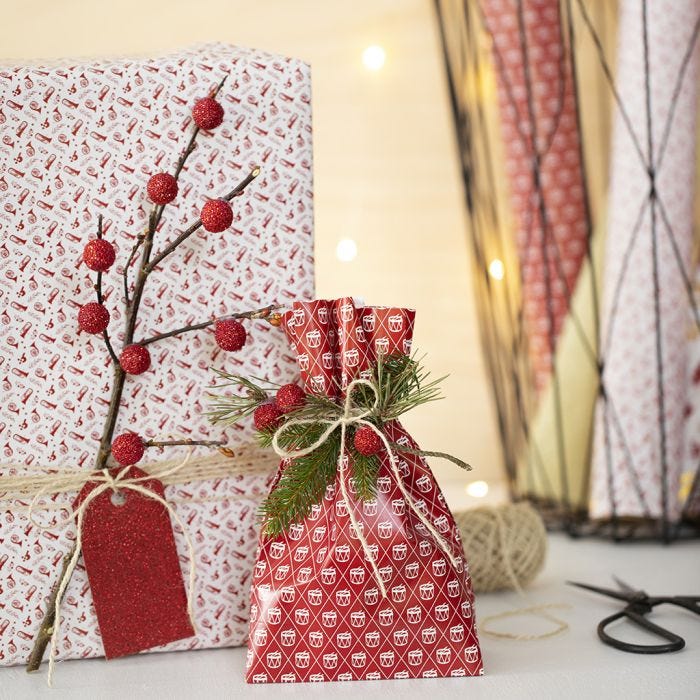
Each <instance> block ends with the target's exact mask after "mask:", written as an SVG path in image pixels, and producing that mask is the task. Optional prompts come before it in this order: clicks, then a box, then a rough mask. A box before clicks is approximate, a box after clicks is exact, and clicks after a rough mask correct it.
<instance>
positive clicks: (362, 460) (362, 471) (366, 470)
mask: <svg viewBox="0 0 700 700" xmlns="http://www.w3.org/2000/svg"><path fill="white" fill-rule="evenodd" d="M348 442H350V443H351V444H352V440H351V439H350V438H348ZM346 449H347V448H346ZM350 461H351V464H352V479H353V482H354V483H355V491H356V493H357V497H358V498H359V499H360V500H361V501H370V500H371V499H373V498H374V497H375V496H376V494H377V476H379V467H380V466H381V462H380V460H379V457H378V456H377V455H370V456H366V455H363V454H361V453H360V452H358V451H357V450H352V456H351V460H350Z"/></svg>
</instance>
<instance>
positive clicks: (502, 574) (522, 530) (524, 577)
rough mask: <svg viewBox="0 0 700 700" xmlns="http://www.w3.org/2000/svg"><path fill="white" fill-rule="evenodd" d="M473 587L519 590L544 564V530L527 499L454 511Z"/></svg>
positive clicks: (480, 590)
mask: <svg viewBox="0 0 700 700" xmlns="http://www.w3.org/2000/svg"><path fill="white" fill-rule="evenodd" d="M455 520H456V522H457V526H458V527H459V529H460V532H461V534H462V542H463V544H464V551H465V553H466V556H467V561H468V562H469V573H470V574H471V578H472V585H473V586H474V590H475V591H477V592H480V593H486V592H488V591H498V590H503V589H509V590H516V591H519V590H522V589H523V588H525V587H526V586H528V585H529V584H530V583H531V582H532V581H533V579H534V578H535V576H537V574H538V573H539V572H540V571H541V570H542V568H543V566H544V560H545V555H546V553H547V533H546V530H545V527H544V523H543V521H542V518H541V517H540V515H539V514H538V513H537V511H536V510H535V509H534V508H533V507H532V506H531V505H530V504H528V503H508V504H506V505H502V506H496V507H481V508H473V509H470V510H465V511H462V512H461V513H455Z"/></svg>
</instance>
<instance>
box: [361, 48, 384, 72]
mask: <svg viewBox="0 0 700 700" xmlns="http://www.w3.org/2000/svg"><path fill="white" fill-rule="evenodd" d="M385 61H386V52H385V51H384V49H383V48H382V47H381V46H376V45H373V46H368V47H367V48H366V49H365V50H364V51H363V52H362V63H364V65H365V68H366V69H367V70H372V71H377V70H381V68H382V67H383V66H384V62H385Z"/></svg>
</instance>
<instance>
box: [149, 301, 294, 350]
mask: <svg viewBox="0 0 700 700" xmlns="http://www.w3.org/2000/svg"><path fill="white" fill-rule="evenodd" d="M279 308H280V307H279V306H277V305H275V304H270V305H269V306H264V307H263V308H262V309H256V310H255V311H242V312H241V313H237V314H229V315H227V316H220V317H219V318H214V319H211V320H209V321H202V323H195V324H194V325H192V326H183V327H182V328H176V329H175V330H172V331H168V332H167V333H159V334H158V335H154V336H151V337H150V338H146V340H140V341H139V345H150V344H151V343H155V342H156V341H157V340H163V339H165V338H172V337H173V336H176V335H181V334H182V333H189V332H190V331H199V330H202V328H208V327H209V326H212V325H214V324H215V323H216V322H217V321H223V320H225V319H237V318H249V319H254V318H267V317H268V316H269V315H270V314H271V313H272V312H273V311H274V310H275V309H279Z"/></svg>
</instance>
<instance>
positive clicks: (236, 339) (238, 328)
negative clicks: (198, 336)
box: [214, 318, 247, 352]
mask: <svg viewBox="0 0 700 700" xmlns="http://www.w3.org/2000/svg"><path fill="white" fill-rule="evenodd" d="M246 337H247V334H246V331H245V327H244V326H243V324H242V323H241V322H240V321H236V320H235V319H233V318H226V319H222V320H221V321H217V322H216V325H215V326H214V339H215V340H216V343H217V345H218V346H219V347H220V348H221V349H222V350H226V351H227V352H235V351H236V350H240V349H241V348H242V347H243V346H244V345H245V341H246Z"/></svg>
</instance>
